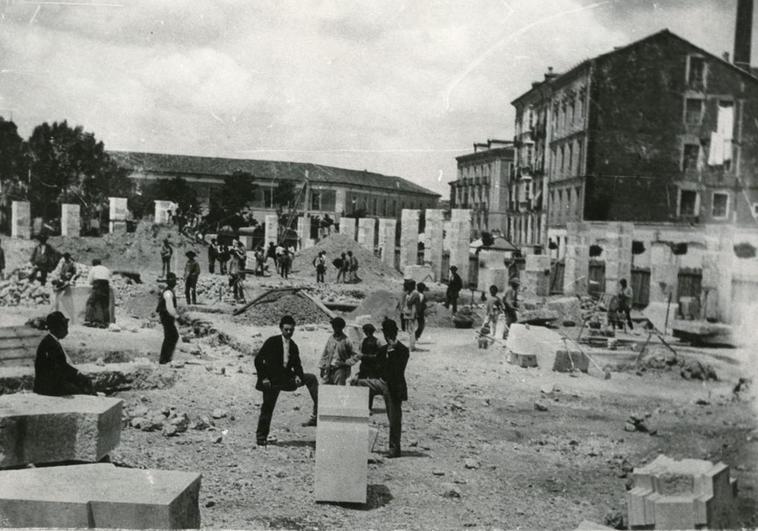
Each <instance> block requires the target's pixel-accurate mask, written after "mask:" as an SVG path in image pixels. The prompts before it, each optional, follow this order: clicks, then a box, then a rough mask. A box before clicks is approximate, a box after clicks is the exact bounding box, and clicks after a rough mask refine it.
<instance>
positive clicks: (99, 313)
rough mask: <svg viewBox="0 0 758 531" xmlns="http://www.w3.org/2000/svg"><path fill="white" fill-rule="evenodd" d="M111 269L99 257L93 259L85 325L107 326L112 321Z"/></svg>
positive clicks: (88, 279)
mask: <svg viewBox="0 0 758 531" xmlns="http://www.w3.org/2000/svg"><path fill="white" fill-rule="evenodd" d="M110 280H111V270H110V269H108V268H107V267H105V266H104V265H103V264H102V262H101V261H100V259H99V258H95V259H93V260H92V269H90V270H89V275H88V276H87V284H89V285H90V286H91V287H92V290H91V292H90V296H89V298H88V299H87V305H86V310H85V315H84V324H85V326H95V327H99V328H107V327H108V325H109V324H110V323H111V320H112V319H111V318H112V317H113V316H111V286H110Z"/></svg>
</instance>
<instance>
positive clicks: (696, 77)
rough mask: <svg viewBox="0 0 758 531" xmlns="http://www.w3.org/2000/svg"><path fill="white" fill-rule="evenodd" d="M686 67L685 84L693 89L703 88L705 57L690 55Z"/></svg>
mask: <svg viewBox="0 0 758 531" xmlns="http://www.w3.org/2000/svg"><path fill="white" fill-rule="evenodd" d="M688 59H689V65H688V69H687V84H688V85H689V86H690V87H691V88H694V89H703V88H705V59H704V58H703V57H698V56H690V57H689V58H688Z"/></svg>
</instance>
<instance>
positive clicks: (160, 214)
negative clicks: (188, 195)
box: [155, 200, 178, 223]
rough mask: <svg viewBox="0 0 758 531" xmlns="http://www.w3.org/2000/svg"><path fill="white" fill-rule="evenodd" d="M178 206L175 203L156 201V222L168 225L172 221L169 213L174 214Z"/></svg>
mask: <svg viewBox="0 0 758 531" xmlns="http://www.w3.org/2000/svg"><path fill="white" fill-rule="evenodd" d="M177 208H178V205H177V204H176V203H174V202H173V201H161V200H156V201H155V222H156V223H168V222H169V221H170V219H169V215H168V213H169V212H171V214H174V213H175V212H176V209H177Z"/></svg>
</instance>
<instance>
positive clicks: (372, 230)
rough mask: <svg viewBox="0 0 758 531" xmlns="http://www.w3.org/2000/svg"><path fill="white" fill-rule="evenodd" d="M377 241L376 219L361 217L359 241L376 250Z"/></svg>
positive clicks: (367, 247) (359, 221)
mask: <svg viewBox="0 0 758 531" xmlns="http://www.w3.org/2000/svg"><path fill="white" fill-rule="evenodd" d="M375 242H376V219H374V218H360V219H359V220H358V243H359V244H360V245H361V246H363V247H365V248H366V249H369V250H371V251H373V250H374V245H375Z"/></svg>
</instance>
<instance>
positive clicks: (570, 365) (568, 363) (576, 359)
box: [553, 350, 590, 372]
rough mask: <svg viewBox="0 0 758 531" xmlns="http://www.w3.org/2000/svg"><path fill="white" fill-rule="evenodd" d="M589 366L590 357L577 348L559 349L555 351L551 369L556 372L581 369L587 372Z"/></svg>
mask: <svg viewBox="0 0 758 531" xmlns="http://www.w3.org/2000/svg"><path fill="white" fill-rule="evenodd" d="M589 368H590V359H589V358H588V357H587V355H586V354H585V353H584V352H581V351H579V350H559V351H558V352H556V353H555V362H553V370H554V371H557V372H571V371H575V370H578V371H582V372H587V371H589Z"/></svg>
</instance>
